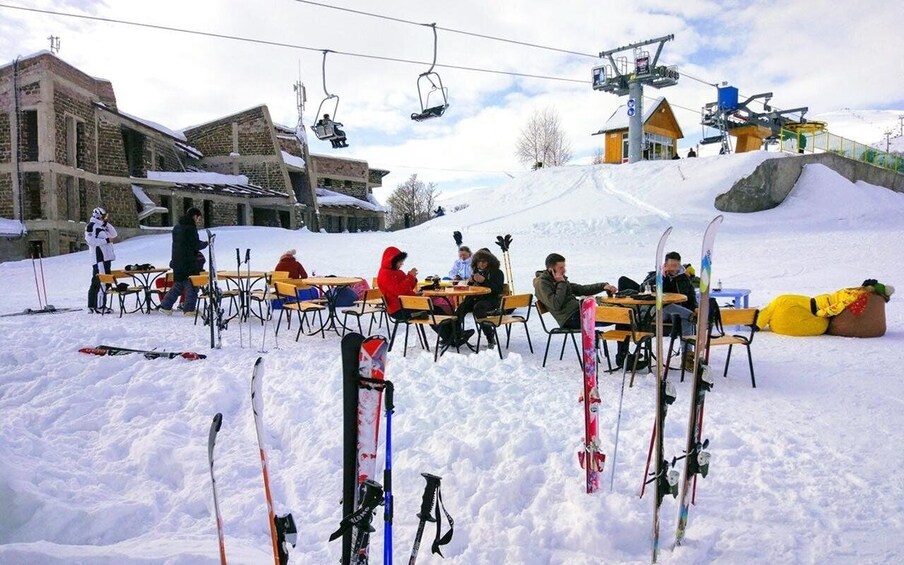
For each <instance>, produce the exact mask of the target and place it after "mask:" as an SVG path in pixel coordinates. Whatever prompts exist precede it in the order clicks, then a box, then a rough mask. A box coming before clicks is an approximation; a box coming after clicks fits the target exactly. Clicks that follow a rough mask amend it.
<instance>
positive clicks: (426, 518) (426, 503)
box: [408, 473, 442, 565]
mask: <svg viewBox="0 0 904 565" xmlns="http://www.w3.org/2000/svg"><path fill="white" fill-rule="evenodd" d="M421 476H422V477H424V479H426V480H427V485H426V486H425V487H424V496H423V498H421V511H420V512H418V513H417V517H418V518H419V519H420V522H419V523H418V525H417V534H416V535H415V536H414V547H413V548H411V558H410V559H409V560H408V565H415V564H416V563H417V552H418V550H419V549H420V548H421V538H422V537H423V536H424V526H425V525H426V523H427V522H436V518H434V517H433V516H432V515H431V514H430V509H431V508H433V505H434V504H435V503H436V491H437V490H438V489H439V485H440V481H442V477H437V476H436V475H431V474H430V473H421Z"/></svg>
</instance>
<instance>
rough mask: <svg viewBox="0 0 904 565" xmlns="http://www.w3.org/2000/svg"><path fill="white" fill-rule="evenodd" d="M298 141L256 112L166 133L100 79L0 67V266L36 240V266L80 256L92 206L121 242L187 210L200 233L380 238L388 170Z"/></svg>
mask: <svg viewBox="0 0 904 565" xmlns="http://www.w3.org/2000/svg"><path fill="white" fill-rule="evenodd" d="M306 143H307V142H306V139H305V136H304V132H303V131H298V132H296V130H295V129H294V128H287V127H285V126H281V125H279V124H274V123H273V121H272V120H271V118H270V113H269V110H268V109H267V107H266V106H258V107H255V108H251V109H248V110H245V111H242V112H238V113H236V114H233V115H230V116H226V117H223V118H220V119H217V120H214V121H212V122H208V123H205V124H201V125H198V126H194V127H191V128H188V129H187V130H185V132H184V133H183V132H177V131H173V130H170V129H168V128H166V127H164V126H161V125H159V124H157V123H154V122H151V121H148V120H145V119H142V118H139V117H136V116H132V115H130V114H127V113H125V112H122V111H121V110H120V109H119V108H118V106H117V103H116V96H115V94H114V91H113V85H112V84H111V83H110V82H109V81H106V80H103V79H97V78H94V77H91V76H89V75H87V74H85V73H83V72H82V71H80V70H78V69H76V68H75V67H73V66H72V65H69V64H68V63H66V62H64V61H62V60H61V59H59V58H58V57H57V56H55V55H53V54H51V53H50V52H41V53H37V54H35V55H32V56H29V57H23V58H20V59H17V60H16V61H15V62H13V63H10V64H7V65H5V66H2V67H0V223H2V225H3V229H2V230H0V260H2V259H9V258H20V257H25V256H26V254H27V248H28V244H29V242H35V241H40V242H41V243H42V244H43V250H44V254H45V256H50V255H57V254H61V253H70V252H73V251H78V250H80V249H82V248H83V247H84V246H83V241H84V239H83V231H84V226H85V223H84V222H85V220H86V219H87V218H88V217H89V216H90V214H91V210H92V209H93V208H94V207H96V206H99V205H102V206H104V207H105V208H106V209H107V210H108V211H109V213H110V215H111V218H112V219H113V222H114V224H115V225H116V227H117V230H118V231H119V233H120V236H121V239H122V238H127V237H132V236H134V235H138V234H141V233H147V232H148V231H152V230H167V229H170V228H171V227H172V226H173V225H174V224H175V223H176V222H177V221H178V218H179V216H181V215H182V214H183V213H184V212H185V211H186V210H188V209H189V208H191V207H192V206H194V207H197V208H200V209H201V210H202V211H203V212H204V218H205V223H206V224H207V225H208V227H210V226H223V225H263V226H280V227H283V228H287V229H297V228H300V227H302V226H307V227H308V228H309V229H312V230H319V229H324V230H326V231H343V230H349V231H358V230H369V229H383V225H384V221H383V216H384V211H383V208H382V207H381V206H380V205H379V203H377V201H376V200H375V199H374V198H373V187H375V186H380V182H381V179H382V177H383V176H385V175H386V174H387V171H380V170H377V169H370V168H369V167H368V165H367V163H366V162H365V161H357V160H350V159H341V158H334V157H325V156H319V155H314V156H311V155H308V153H307V145H306ZM307 162H311V163H312V167H311V168H312V170H313V171H314V174H309V172H308V170H307V167H306V163H307ZM311 179H314V180H315V182H314V183H313V184H312V183H311ZM321 204H322V206H321ZM17 231H18V232H19V233H18V234H17V233H16V232H17Z"/></svg>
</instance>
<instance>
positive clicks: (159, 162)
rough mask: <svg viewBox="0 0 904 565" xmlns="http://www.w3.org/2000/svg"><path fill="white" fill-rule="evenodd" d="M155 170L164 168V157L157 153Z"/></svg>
mask: <svg viewBox="0 0 904 565" xmlns="http://www.w3.org/2000/svg"><path fill="white" fill-rule="evenodd" d="M157 170H158V171H165V170H166V159H164V158H163V155H157Z"/></svg>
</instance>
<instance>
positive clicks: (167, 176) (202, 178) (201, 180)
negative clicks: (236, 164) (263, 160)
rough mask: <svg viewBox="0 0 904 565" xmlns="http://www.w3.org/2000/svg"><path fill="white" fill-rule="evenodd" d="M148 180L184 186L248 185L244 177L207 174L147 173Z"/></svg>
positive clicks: (246, 178)
mask: <svg viewBox="0 0 904 565" xmlns="http://www.w3.org/2000/svg"><path fill="white" fill-rule="evenodd" d="M148 179H149V180H162V181H167V182H176V183H184V184H248V177H246V176H245V175H224V174H221V173H208V172H199V173H184V172H170V171H148Z"/></svg>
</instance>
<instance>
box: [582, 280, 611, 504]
mask: <svg viewBox="0 0 904 565" xmlns="http://www.w3.org/2000/svg"><path fill="white" fill-rule="evenodd" d="M581 348H582V351H583V359H582V363H581V365H582V366H583V368H584V379H583V389H582V391H581V402H583V404H584V443H583V449H582V450H581V451H579V452H578V462H579V463H580V464H581V467H582V468H583V469H584V472H585V476H586V489H587V493H588V494H590V493H594V492H596V491H598V490H599V488H600V475H601V474H602V473H603V467H604V465H605V463H606V456H605V454H603V452H602V446H601V445H600V435H599V427H598V426H599V407H600V393H599V388H597V383H596V377H597V365H596V299H594V298H593V297H588V298H585V299H584V300H583V301H582V302H581Z"/></svg>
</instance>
